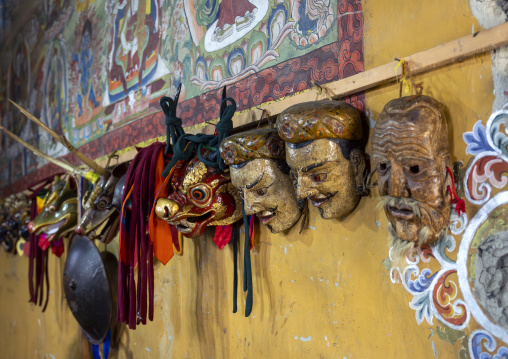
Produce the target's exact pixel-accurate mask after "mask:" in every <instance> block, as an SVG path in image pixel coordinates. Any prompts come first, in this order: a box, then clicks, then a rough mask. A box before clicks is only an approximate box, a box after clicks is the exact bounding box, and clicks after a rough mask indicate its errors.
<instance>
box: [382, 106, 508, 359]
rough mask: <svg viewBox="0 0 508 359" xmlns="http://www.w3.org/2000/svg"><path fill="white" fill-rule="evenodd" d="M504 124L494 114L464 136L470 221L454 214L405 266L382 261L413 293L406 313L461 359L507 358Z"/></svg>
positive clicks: (503, 117)
mask: <svg viewBox="0 0 508 359" xmlns="http://www.w3.org/2000/svg"><path fill="white" fill-rule="evenodd" d="M507 124H508V109H507V106H505V109H503V110H500V111H496V112H494V113H493V114H492V115H491V116H490V117H489V119H488V120H487V123H486V125H483V124H482V121H481V120H479V121H477V122H476V123H475V125H474V127H473V131H472V132H467V133H465V134H464V135H463V138H464V141H465V143H466V144H467V148H466V154H471V155H473V156H474V157H473V158H472V159H471V160H470V163H469V164H468V166H467V170H466V171H465V177H464V183H463V191H464V194H465V196H466V198H467V200H468V202H469V203H471V204H473V205H481V206H482V207H481V208H480V210H479V211H478V212H477V213H476V214H475V215H474V216H473V217H472V218H471V219H468V216H467V215H466V214H465V213H461V215H460V216H459V215H457V214H456V213H455V211H454V210H452V215H451V218H450V232H451V235H448V236H447V237H446V238H444V239H443V240H441V241H439V242H437V243H434V244H431V245H424V246H422V247H419V248H417V249H415V250H414V251H412V252H411V253H410V254H409V255H408V257H407V259H406V266H405V267H404V268H400V267H397V266H393V267H392V266H391V263H392V262H391V259H392V258H391V252H390V257H389V258H387V260H385V265H386V266H387V268H389V269H390V278H391V280H392V282H393V283H401V284H402V286H403V288H404V289H405V290H406V291H407V292H409V293H410V294H411V296H412V300H411V301H410V303H409V307H410V308H411V309H413V310H414V311H415V318H416V321H417V323H418V324H421V323H423V322H424V321H426V322H427V323H428V324H429V325H431V326H434V325H436V326H435V328H434V329H435V331H432V334H431V335H433V334H434V333H437V335H438V336H439V338H441V339H443V340H446V341H449V342H450V343H451V344H454V342H456V341H460V344H461V348H460V349H459V352H458V357H459V358H466V357H469V358H472V359H493V358H494V359H496V358H506V357H508V346H507V344H506V343H508V330H507V328H508V326H507V323H506V322H505V319H504V315H505V313H504V312H505V309H506V307H507V305H508V304H507V303H505V302H504V299H503V298H504V297H505V296H506V293H505V292H506V286H505V285H504V283H505V278H506V268H508V267H507V265H506V263H505V262H506V258H507V256H506V253H505V250H504V246H505V243H506V237H505V233H506V231H507V230H508V192H507V191H506V185H507V183H508V178H507V177H506V176H505V174H506V173H507V172H508V152H507V147H506V145H507V143H508V142H507V141H508V140H507V136H506V132H505V128H506V125H507ZM489 241H491V242H493V243H494V245H493V246H490V248H493V249H490V250H491V251H494V252H496V253H495V255H494V256H491V258H490V262H491V265H493V267H492V268H490V269H489V268H487V271H486V272H482V271H481V270H480V269H479V268H480V266H481V267H484V266H485V265H484V264H483V263H482V264H480V263H481V257H482V256H485V253H487V252H488V251H489V249H488V247H486V246H485V244H489V243H488V242H489ZM487 254H488V253H487ZM493 257H495V258H497V260H492V258H493ZM479 281H480V282H482V281H483V282H484V283H485V287H486V288H487V293H486V296H487V298H482V296H483V295H482V291H480V290H478V287H477V285H478V282H479ZM489 299H490V300H491V301H494V303H489V302H488V301H489ZM492 304H494V306H493V305H492ZM436 322H437V323H436ZM429 338H430V337H429ZM433 345H435V344H433ZM434 348H435V346H434Z"/></svg>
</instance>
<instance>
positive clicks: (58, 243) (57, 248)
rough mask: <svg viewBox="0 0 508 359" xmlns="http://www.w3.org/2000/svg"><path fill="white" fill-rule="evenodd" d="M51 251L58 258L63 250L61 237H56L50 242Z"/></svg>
mask: <svg viewBox="0 0 508 359" xmlns="http://www.w3.org/2000/svg"><path fill="white" fill-rule="evenodd" d="M51 251H52V252H53V254H54V255H55V256H57V257H58V258H60V257H61V256H62V253H63V252H64V251H65V246H64V241H63V238H62V237H60V238H58V239H57V240H55V241H53V243H51Z"/></svg>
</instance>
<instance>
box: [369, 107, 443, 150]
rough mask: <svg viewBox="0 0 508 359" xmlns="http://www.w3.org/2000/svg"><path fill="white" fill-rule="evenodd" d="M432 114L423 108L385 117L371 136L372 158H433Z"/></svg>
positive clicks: (434, 127)
mask: <svg viewBox="0 0 508 359" xmlns="http://www.w3.org/2000/svg"><path fill="white" fill-rule="evenodd" d="M432 116H433V113H432V112H431V111H430V110H429V109H426V108H417V109H413V110H412V111H410V112H409V113H403V114H401V113H395V114H385V115H384V118H382V119H380V120H379V125H376V128H375V129H374V133H373V135H372V148H373V151H374V159H376V158H375V157H377V156H383V157H385V158H386V157H394V158H400V157H409V158H410V157H414V158H415V159H434V158H435V157H436V155H437V153H436V150H435V148H436V147H438V144H436V142H435V139H436V137H437V136H436V132H435V131H436V124H435V123H434V121H433V120H432Z"/></svg>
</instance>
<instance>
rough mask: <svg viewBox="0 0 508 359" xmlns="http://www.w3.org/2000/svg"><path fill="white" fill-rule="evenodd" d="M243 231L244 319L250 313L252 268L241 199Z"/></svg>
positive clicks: (246, 221) (247, 228)
mask: <svg viewBox="0 0 508 359" xmlns="http://www.w3.org/2000/svg"><path fill="white" fill-rule="evenodd" d="M242 214H243V229H244V231H245V244H244V254H243V291H244V292H247V299H246V302H245V317H248V316H249V315H250V313H251V312H252V302H253V292H252V290H253V288H252V267H251V262H250V235H249V232H250V231H249V227H250V226H249V224H250V220H249V216H247V215H246V214H245V210H244V203H243V199H242Z"/></svg>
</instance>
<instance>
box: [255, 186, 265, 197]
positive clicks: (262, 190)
mask: <svg viewBox="0 0 508 359" xmlns="http://www.w3.org/2000/svg"><path fill="white" fill-rule="evenodd" d="M265 194H266V191H265V190H264V188H260V189H258V190H256V195H257V196H258V197H263V196H264V195H265Z"/></svg>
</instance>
